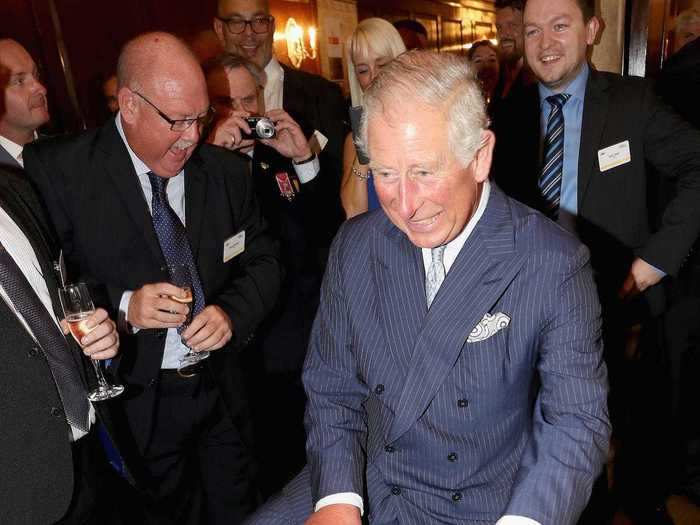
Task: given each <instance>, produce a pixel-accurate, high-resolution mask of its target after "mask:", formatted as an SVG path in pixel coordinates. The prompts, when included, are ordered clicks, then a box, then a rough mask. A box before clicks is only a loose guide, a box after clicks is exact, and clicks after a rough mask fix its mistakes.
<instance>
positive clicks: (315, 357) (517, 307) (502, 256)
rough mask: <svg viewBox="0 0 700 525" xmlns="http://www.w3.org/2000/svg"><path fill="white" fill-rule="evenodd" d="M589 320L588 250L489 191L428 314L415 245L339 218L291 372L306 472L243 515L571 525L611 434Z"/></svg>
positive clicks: (595, 319)
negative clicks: (347, 501) (346, 501)
mask: <svg viewBox="0 0 700 525" xmlns="http://www.w3.org/2000/svg"><path fill="white" fill-rule="evenodd" d="M485 314H490V315H493V316H495V317H499V316H503V315H505V316H507V317H508V318H509V321H508V323H505V322H501V323H500V326H499V327H500V329H499V330H496V329H495V327H493V326H492V327H490V328H487V327H486V325H485V324H483V320H484V319H488V317H486V315H485ZM599 315H600V310H599V304H598V300H597V298H596V294H595V287H594V284H593V279H592V276H591V271H590V266H589V264H588V251H587V250H586V248H584V247H583V246H581V245H580V244H579V243H577V242H576V241H575V240H574V239H573V238H572V237H571V236H570V235H568V234H567V233H565V232H564V231H563V230H561V229H560V228H558V227H556V226H554V225H552V224H551V223H550V222H549V221H547V220H545V219H544V218H543V217H542V216H541V215H539V214H536V213H534V212H533V211H532V210H529V209H527V208H526V207H525V206H523V205H521V204H520V203H517V202H516V201H513V200H511V199H509V198H507V197H506V196H505V195H504V194H503V193H502V192H501V191H500V190H498V188H496V187H494V186H492V187H491V194H490V197H489V201H488V204H487V206H486V208H485V211H484V214H483V216H481V218H480V219H479V221H478V222H477V223H476V226H475V228H474V230H473V231H472V232H471V234H470V235H469V237H468V238H467V240H466V242H465V244H464V246H463V247H462V249H461V251H460V252H459V255H458V256H457V259H456V260H455V262H454V264H453V265H452V267H451V269H450V270H449V272H448V273H447V275H446V277H445V281H444V282H443V283H442V285H441V287H440V289H439V291H438V293H437V296H436V297H435V299H434V301H433V303H432V305H431V306H430V308H429V309H428V308H427V306H426V291H425V271H424V264H423V256H422V254H421V250H420V249H419V248H417V247H416V246H414V245H413V244H411V242H410V241H409V239H408V238H407V237H406V235H405V234H404V233H403V232H401V231H400V230H399V229H398V228H396V226H394V225H393V224H392V223H391V222H390V221H389V219H388V218H387V217H386V215H385V214H384V213H383V212H382V211H375V212H371V213H368V214H364V215H362V216H360V217H357V218H355V219H352V220H351V221H348V222H346V223H345V224H344V225H343V227H342V228H341V230H340V232H339V233H338V236H337V237H336V241H335V242H334V245H333V248H332V250H331V256H330V258H329V264H328V270H327V273H326V276H325V278H324V284H323V289H322V292H321V306H320V308H319V313H318V317H317V320H316V323H315V325H314V331H313V334H312V339H311V344H310V346H309V355H308V357H307V361H306V363H305V367H304V385H305V387H306V390H307V394H308V395H309V404H308V408H307V429H308V432H309V438H308V441H307V450H308V457H309V468H308V469H305V470H304V471H303V472H302V474H301V475H300V476H299V477H298V478H296V479H295V480H294V481H293V482H292V483H291V484H290V485H289V486H288V487H287V488H286V489H285V491H283V493H282V495H281V496H280V497H278V498H276V499H275V500H273V501H272V502H271V503H270V504H269V505H268V506H266V507H265V508H264V509H263V510H262V511H260V512H259V514H256V515H255V516H254V517H253V518H251V520H250V521H249V523H250V524H251V525H252V524H255V525H258V524H259V525H272V524H275V525H277V524H279V525H281V524H285V525H297V524H301V523H303V520H304V517H305V516H308V515H309V514H310V513H311V512H312V510H313V506H314V504H315V503H316V502H317V501H318V500H319V499H321V498H323V497H326V496H328V495H331V494H337V493H345V492H352V493H355V494H358V495H360V496H362V497H363V499H364V509H365V516H366V519H367V520H368V521H369V523H372V524H376V525H388V524H394V525H398V524H400V525H404V524H406V525H409V524H410V525H413V524H428V523H431V524H432V523H446V524H447V523H450V524H458V523H459V524H461V525H477V524H485V523H494V522H496V521H497V520H498V519H499V518H500V517H501V516H502V515H504V514H513V515H519V516H525V517H529V518H532V519H535V520H537V521H538V522H539V523H542V524H549V523H557V524H561V525H564V524H572V523H575V520H576V517H577V516H578V514H579V513H580V511H581V509H582V508H583V506H584V505H585V503H586V500H587V498H588V495H589V493H590V489H591V485H592V483H593V480H594V479H595V477H596V476H597V474H598V471H599V469H600V467H601V465H602V462H603V460H604V457H605V451H606V449H607V440H608V435H609V426H608V421H607V410H606V391H607V388H606V372H605V365H604V364H603V363H602V351H601V350H602V349H601V344H600V331H599V329H600V317H599ZM500 319H501V320H502V321H503V318H502V317H500Z"/></svg>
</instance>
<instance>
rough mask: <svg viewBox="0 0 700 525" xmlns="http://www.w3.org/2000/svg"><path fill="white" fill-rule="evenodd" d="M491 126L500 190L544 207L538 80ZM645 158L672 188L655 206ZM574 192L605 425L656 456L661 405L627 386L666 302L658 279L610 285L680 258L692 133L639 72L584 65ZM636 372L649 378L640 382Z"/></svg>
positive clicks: (693, 211) (698, 218) (648, 352)
mask: <svg viewBox="0 0 700 525" xmlns="http://www.w3.org/2000/svg"><path fill="white" fill-rule="evenodd" d="M564 91H565V90H564ZM495 132H496V137H497V138H496V151H495V154H494V155H495V159H494V175H495V180H496V181H497V182H498V184H499V185H500V186H501V187H502V188H503V190H504V191H505V192H506V193H508V194H509V195H511V196H513V197H515V198H517V199H519V200H520V201H522V202H524V203H526V204H528V205H530V206H532V207H534V208H538V209H545V203H544V200H543V198H542V197H541V194H540V190H539V188H538V178H539V176H540V173H541V151H542V146H541V144H542V143H541V140H542V139H541V137H542V136H543V133H542V132H541V130H540V99H539V96H538V87H537V85H533V86H532V87H531V88H530V89H529V90H527V91H526V92H523V93H522V95H521V96H520V97H518V98H513V99H512V100H509V101H508V103H507V104H504V105H503V106H502V107H501V108H500V113H499V114H498V115H496V117H495ZM623 141H629V148H630V153H631V160H630V161H629V162H627V163H625V164H622V165H619V166H617V167H614V168H612V169H609V170H607V171H601V170H600V166H599V160H598V151H599V150H602V149H604V148H606V147H609V146H612V145H615V144H619V143H621V142H623ZM649 164H650V165H652V166H654V167H655V168H656V169H657V171H658V173H659V174H660V175H661V176H663V177H665V178H667V179H669V180H671V179H673V180H676V181H677V185H678V188H679V191H678V193H677V195H676V197H675V198H674V199H673V200H672V201H671V202H669V203H668V205H667V206H666V207H665V209H664V210H661V212H660V211H658V210H656V207H655V205H654V204H655V194H654V193H655V191H656V190H655V187H656V179H655V176H654V175H652V174H651V172H650V171H649V170H648V165H649ZM577 190H578V195H577V202H578V214H577V217H576V229H577V234H578V236H579V237H580V239H581V240H582V241H583V243H584V244H586V245H587V246H588V248H589V249H590V251H591V263H592V266H593V269H594V271H595V274H596V281H597V285H598V291H599V294H600V298H601V303H602V306H603V321H604V322H603V328H604V334H605V351H606V359H607V362H608V366H609V368H610V373H611V392H612V394H613V395H612V397H611V400H610V402H611V416H613V426H614V428H615V429H616V432H618V433H619V434H618V435H623V436H624V435H625V433H626V432H630V433H631V438H630V440H629V443H630V444H632V445H633V446H639V448H640V450H641V451H640V453H643V454H644V456H645V457H647V458H650V456H653V457H660V456H658V455H656V454H655V453H650V452H649V450H648V449H647V447H648V446H652V445H651V444H650V443H651V440H647V438H648V437H649V436H651V434H650V433H649V432H648V431H647V429H648V426H649V423H648V418H649V414H661V413H664V411H665V408H664V405H663V402H662V399H661V394H660V392H659V390H658V389H657V390H655V389H653V388H648V387H645V388H643V389H639V390H635V389H634V386H633V385H634V384H635V383H634V382H635V381H638V382H640V384H641V383H642V382H643V381H651V384H658V383H659V377H658V376H659V366H658V363H657V361H658V360H659V359H660V354H659V348H658V345H657V344H656V340H657V338H658V328H659V327H658V323H657V322H656V320H657V319H658V316H659V315H660V314H661V313H662V312H663V311H664V309H665V307H666V298H665V293H664V288H663V284H662V283H660V284H658V285H656V286H653V287H650V288H649V289H647V290H646V291H645V292H644V293H643V294H641V295H640V296H638V297H636V298H634V299H632V300H629V301H626V302H624V303H621V302H620V301H619V299H618V291H619V290H620V288H621V287H622V284H623V282H624V279H625V277H626V276H627V274H628V272H629V269H630V266H631V264H632V262H633V260H634V259H635V257H640V258H642V259H643V260H644V261H646V262H647V263H649V264H651V265H653V266H654V267H656V268H658V269H660V270H662V271H663V272H665V273H667V274H671V275H674V274H676V273H677V272H678V270H679V268H680V267H681V265H682V264H683V262H684V260H685V259H686V257H687V255H688V252H689V250H690V248H691V246H692V244H693V242H694V240H695V238H696V237H697V235H698V231H700V207H699V206H698V204H697V203H698V202H700V133H698V131H697V130H694V129H693V128H692V127H691V126H690V125H688V124H687V123H686V122H685V121H683V120H682V119H681V118H680V117H679V116H678V115H676V114H675V113H674V112H673V111H672V110H671V109H670V108H668V107H667V106H665V105H664V104H663V103H662V102H661V101H660V100H659V99H658V98H657V97H656V95H655V94H654V92H653V90H652V87H651V85H650V84H649V83H648V82H646V81H645V80H644V79H640V78H634V77H621V76H619V75H615V74H611V73H602V72H596V71H593V70H591V71H590V74H589V77H588V81H587V85H586V92H585V98H584V106H583V116H582V122H581V136H580V150H579V158H578V180H577ZM657 222H658V225H657ZM643 321H649V322H647V323H643V324H642V330H643V332H642V337H640V339H639V341H640V344H639V351H640V354H641V355H643V356H644V357H645V363H646V364H644V365H637V366H636V367H634V369H633V368H632V367H631V366H630V365H629V364H628V363H625V362H624V350H625V344H626V341H627V339H626V338H627V336H628V328H629V327H630V326H632V325H635V324H638V323H640V322H643ZM644 370H646V371H644ZM643 371H644V372H643ZM632 372H634V375H632ZM643 373H648V374H651V376H650V377H649V378H647V379H646V380H642V379H641V378H642V377H643V375H640V374H643ZM642 400H643V401H642ZM630 420H631V421H635V423H634V424H635V425H636V424H641V425H642V426H641V428H638V429H637V430H635V431H633V430H631V427H628V426H627V425H626V424H625V425H623V424H622V422H623V421H626V422H627V421H630ZM652 426H654V425H652ZM658 427H659V426H658V425H657V426H655V428H658ZM626 429H627V430H626ZM640 435H641V437H640ZM645 451H646V452H645ZM633 456H634V455H633ZM649 462H650V460H649V461H646V463H644V464H642V462H636V463H637V465H636V466H635V467H634V468H639V469H643V468H645V466H646V467H647V468H648V469H649V471H651V467H649ZM631 463H635V462H634V461H631V462H630V464H631ZM620 464H623V462H620ZM643 465H644V466H643ZM657 466H658V467H659V468H662V465H660V464H659V465H657ZM652 477H653V476H652ZM649 478H650V477H649V476H648V472H641V473H640V475H633V476H631V477H630V481H631V482H632V481H634V480H637V481H641V480H645V479H647V480H648V479H649ZM656 478H657V479H658V476H657V477H656ZM618 481H619V480H618ZM624 484H625V483H624V482H623V483H622V485H624ZM643 485H644V486H643V487H640V490H649V491H650V492H653V491H652V490H651V485H652V483H643ZM629 486H630V487H631V486H632V485H631V484H629ZM634 490H636V489H634ZM630 496H631V497H633V498H636V499H637V500H645V501H648V502H649V503H650V504H652V503H653V500H654V497H656V496H657V495H656V494H649V495H648V497H647V495H645V494H644V493H643V492H636V493H634V492H633V493H631V494H630Z"/></svg>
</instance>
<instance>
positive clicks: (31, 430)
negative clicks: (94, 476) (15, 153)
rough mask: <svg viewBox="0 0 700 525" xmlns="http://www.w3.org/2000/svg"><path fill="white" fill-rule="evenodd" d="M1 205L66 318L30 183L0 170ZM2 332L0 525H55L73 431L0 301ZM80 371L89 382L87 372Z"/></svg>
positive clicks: (40, 362) (69, 487) (69, 469)
mask: <svg viewBox="0 0 700 525" xmlns="http://www.w3.org/2000/svg"><path fill="white" fill-rule="evenodd" d="M0 207H2V209H3V210H5V212H7V214H8V215H9V216H10V217H12V219H13V220H14V221H15V223H16V224H17V225H18V226H19V227H20V229H21V230H22V232H23V233H24V234H25V235H26V237H27V238H28V239H29V242H30V243H31V245H32V247H33V249H34V253H35V254H36V257H37V259H38V261H39V264H40V265H41V271H42V273H43V275H44V278H45V280H46V284H47V286H48V289H49V293H50V294H51V299H52V302H53V305H54V308H58V310H57V311H56V314H57V315H59V316H61V317H62V315H61V312H60V306H57V305H60V303H59V299H58V295H57V285H56V281H55V278H54V269H53V265H52V261H54V260H56V258H57V255H56V251H55V249H54V248H55V243H54V240H53V238H52V236H51V234H50V231H49V227H48V225H47V222H46V220H45V216H44V214H43V212H42V208H41V205H40V203H39V200H38V198H37V196H36V194H35V193H34V191H33V190H32V188H31V187H30V185H29V183H28V182H27V181H26V179H23V178H21V177H18V176H16V175H14V174H13V173H11V172H7V171H5V170H4V169H0ZM57 330H58V328H57ZM0 331H2V338H1V341H0V359H2V369H3V375H4V378H3V380H2V381H0V420H2V432H0V471H1V472H2V476H0V501H2V505H0V508H2V518H1V519H0V521H3V522H5V523H18V524H19V523H26V524H33V523H54V522H56V521H57V520H58V519H60V518H61V517H62V516H63V515H64V514H65V513H66V511H67V510H68V505H69V504H70V502H71V497H72V494H73V459H72V447H71V444H70V442H69V440H68V433H69V427H68V426H67V425H66V419H65V416H64V415H63V408H62V404H61V399H60V398H59V395H58V391H57V389H56V384H55V382H54V380H53V376H52V375H51V370H50V368H49V365H48V362H47V361H46V358H45V357H44V354H43V352H42V351H41V349H40V348H39V347H38V346H37V344H36V342H35V341H34V339H33V338H32V337H31V336H30V335H29V334H28V333H27V332H26V330H25V328H24V326H23V325H22V324H21V323H20V321H19V320H18V319H17V317H16V315H15V314H14V313H13V312H12V310H11V309H10V308H9V307H8V306H7V304H6V303H5V301H3V300H0ZM68 344H69V345H70V348H71V351H73V352H75V353H76V355H77V356H81V355H82V352H80V350H79V348H78V347H77V345H76V344H75V343H74V342H73V340H72V339H70V338H69V339H68ZM81 359H82V358H81V357H78V360H79V361H80V360H81ZM82 372H83V376H84V377H83V379H84V380H86V382H87V377H86V374H87V370H86V369H83V370H82ZM96 408H97V409H98V410H101V408H102V407H98V406H96Z"/></svg>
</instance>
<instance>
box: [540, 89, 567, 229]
mask: <svg viewBox="0 0 700 525" xmlns="http://www.w3.org/2000/svg"><path fill="white" fill-rule="evenodd" d="M570 98H571V95H569V94H568V93H559V94H557V95H552V96H551V97H547V99H546V100H547V102H549V105H550V106H551V109H550V111H549V118H548V119H547V134H546V135H545V138H544V159H543V165H544V167H543V168H542V175H541V176H540V180H539V187H540V191H541V192H542V197H543V198H544V201H545V206H546V207H545V210H544V211H545V213H546V214H547V216H548V217H549V218H550V219H553V220H555V221H556V220H557V218H558V217H559V201H560V200H561V175H562V171H563V168H564V111H563V108H564V104H566V101H567V100H569V99H570Z"/></svg>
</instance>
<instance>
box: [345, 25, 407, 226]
mask: <svg viewBox="0 0 700 525" xmlns="http://www.w3.org/2000/svg"><path fill="white" fill-rule="evenodd" d="M347 49H348V60H347V63H348V83H349V84H350V99H351V102H352V109H351V112H355V115H358V116H359V115H360V114H361V108H362V92H363V91H364V90H365V89H367V87H368V86H369V85H370V84H371V83H372V80H374V77H376V76H377V73H378V72H379V70H380V69H381V68H382V67H383V66H385V65H386V64H388V63H389V62H391V61H392V60H393V59H394V58H396V57H397V56H399V55H400V54H401V53H403V52H405V51H406V46H405V45H404V42H403V40H402V39H401V36H400V35H399V32H398V31H397V30H396V28H395V27H394V26H392V25H391V24H390V23H389V22H387V21H386V20H384V19H382V18H366V19H365V20H363V21H362V22H360V23H359V24H358V25H357V27H356V28H355V31H354V32H353V34H352V36H351V37H350V42H349V44H348V47H347ZM356 108H357V109H356ZM351 117H352V113H351ZM355 123H359V118H356V120H355V122H353V124H355ZM355 129H356V127H355V126H353V133H348V135H347V136H346V137H345V144H344V146H343V180H342V182H341V186H340V200H341V202H342V203H343V209H344V210H345V216H346V217H347V218H348V219H349V218H351V217H354V216H355V215H359V214H360V213H364V212H366V211H368V210H375V209H377V208H379V201H378V200H377V194H376V193H375V191H374V184H373V182H372V181H371V174H370V173H369V172H368V169H367V162H366V159H362V158H360V157H362V155H361V154H359V155H358V152H357V151H356V149H355V144H354V142H353V134H354V132H355ZM362 160H365V162H361V161H362Z"/></svg>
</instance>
